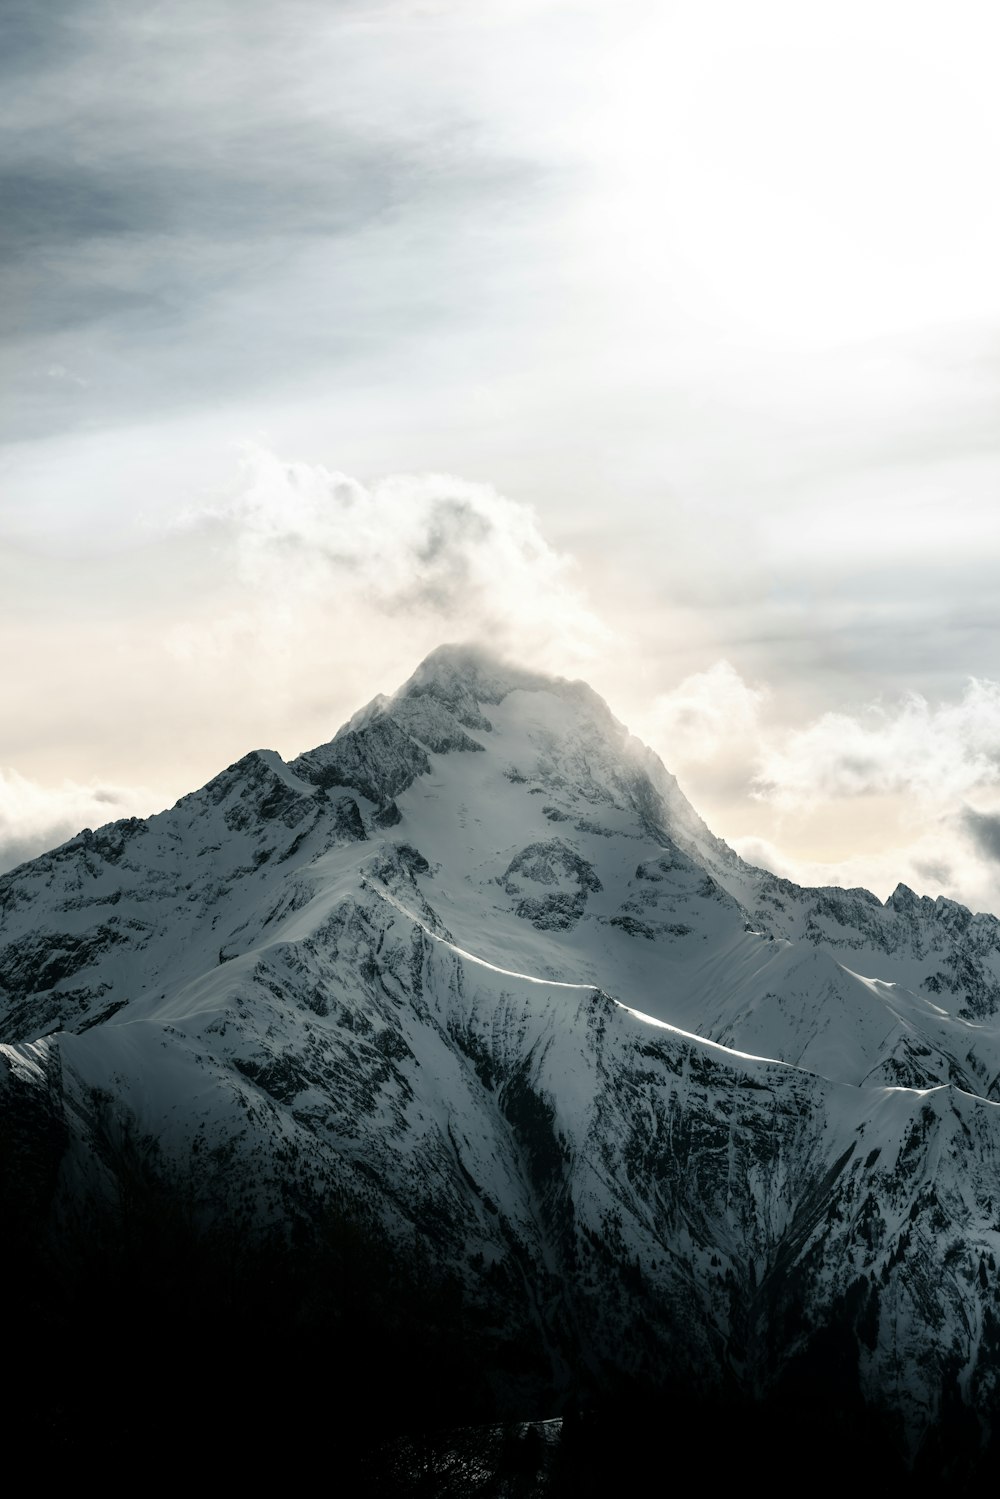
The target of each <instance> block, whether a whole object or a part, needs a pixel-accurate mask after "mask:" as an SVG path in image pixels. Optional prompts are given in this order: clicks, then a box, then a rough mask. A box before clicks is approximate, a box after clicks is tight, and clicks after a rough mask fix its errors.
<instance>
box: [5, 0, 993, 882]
mask: <svg viewBox="0 0 1000 1499" xmlns="http://www.w3.org/2000/svg"><path fill="white" fill-rule="evenodd" d="M2 26H3V30H4V33H5V34H4V35H3V36H2V37H0V71H2V75H3V76H2V79H0V83H2V88H0V130H2V173H3V179H4V180H3V205H4V206H3V213H2V215H0V244H2V274H3V276H4V281H5V284H4V287H3V295H2V300H0V305H2V309H3V330H2V334H3V341H2V350H0V359H2V380H3V388H4V395H5V399H4V401H3V403H2V407H0V423H2V425H0V486H2V501H0V651H2V656H0V659H2V662H3V681H2V702H3V712H2V716H0V867H3V866H7V865H10V864H13V863H15V862H17V861H18V860H19V859H21V858H25V857H28V856H30V855H31V854H33V853H35V852H37V851H39V850H40V849H41V848H43V847H45V846H48V845H49V844H51V843H53V842H56V841H58V840H60V839H61V838H63V837H65V836H68V835H69V834H70V833H72V832H73V831H75V830H76V829H77V828H78V827H79V826H81V825H83V824H89V825H97V824H98V823H100V822H104V821H107V820H108V819H109V818H112V817H115V816H120V815H124V814H125V813H132V812H148V811H152V810H156V809H158V808H159V807H161V806H164V805H166V804H168V803H170V802H172V801H173V800H174V799H175V798H176V797H177V796H178V795H180V794H182V793H183V792H185V791H187V790H189V789H191V788H192V787H194V786H195V785H198V784H201V783H202V782H204V781H205V780H207V779H208V778H209V777H210V776H211V775H212V774H214V773H215V772H216V771H217V770H218V769H219V768H221V767H222V766H223V765H225V764H227V763H229V762H230V761H231V760H233V759H235V758H236V757H238V756H239V755H240V754H242V753H244V752H245V751H246V750H247V749H249V748H251V747H253V746H257V745H268V746H272V747H274V748H277V749H279V750H280V751H281V752H282V753H284V754H286V755H292V754H294V753H296V752H298V751H299V750H301V749H303V748H305V747H307V746H310V745H312V744H315V743H317V742H320V741H322V740H325V739H327V738H329V737H330V735H331V734H332V732H333V731H334V729H335V728H336V727H337V726H338V724H339V723H340V722H341V721H342V720H343V719H344V718H345V717H347V716H348V715H349V714H350V713H351V712H352V711H353V710H354V709H355V708H356V707H358V706H359V705H360V704H361V703H362V702H364V701H366V700H367V699H368V698H370V697H371V696H373V695H374V693H375V692H376V691H380V690H391V689H392V688H393V687H394V686H396V685H398V684H399V682H400V681H402V680H403V679H404V678H405V677H406V676H407V675H408V674H409V672H410V671H411V670H412V669H413V667H414V666H415V664H416V663H417V661H418V660H419V659H420V658H421V657H422V655H424V654H425V653H426V651H427V650H429V649H431V648H432V647H433V646H434V645H436V644H438V643H439V642H441V641H442V640H447V639H451V640H454V639H462V638H470V637H484V638H487V639H489V640H491V641H493V642H498V643H500V644H502V645H503V646H504V647H505V648H507V649H508V650H509V651H511V652H512V653H514V654H515V655H519V656H523V657H528V658H529V659H530V660H531V661H533V662H540V663H542V664H544V665H547V666H549V667H551V668H552V669H554V670H557V671H562V672H565V673H568V674H572V675H583V676H586V677H587V678H588V679H589V680H590V681H591V682H592V683H593V684H594V685H595V686H596V687H597V688H598V690H600V691H601V692H602V693H603V694H604V695H605V696H606V697H607V698H608V700H609V702H610V703H611V705H612V707H613V708H614V709H615V711H616V712H617V713H618V715H619V716H620V717H621V718H623V719H624V720H625V721H626V722H627V723H628V724H629V725H630V726H631V727H632V728H633V729H634V730H635V731H636V732H637V733H639V734H640V735H641V736H642V737H643V738H645V739H646V740H647V741H648V742H650V743H652V744H653V745H654V746H655V747H656V748H657V749H658V750H659V752H660V753H661V755H662V756H663V758H664V760H665V761H666V763H667V764H668V766H669V767H670V768H671V769H672V770H674V772H675V773H676V774H677V775H678V778H679V779H680V781H681V784H682V786H683V787H684V789H685V790H686V791H687V792H688V794H689V796H690V797H691V798H692V800H693V801H694V803H695V805H696V806H697V807H698V809H699V810H700V811H701V812H702V813H703V815H705V816H706V818H707V820H708V821H709V823H710V824H711V825H712V826H713V828H714V829H715V830H716V831H717V832H719V833H720V834H721V835H722V836H724V837H726V838H727V839H728V840H729V841H730V842H732V843H733V844H734V845H736V846H737V847H739V848H740V849H741V850H742V851H743V852H745V853H747V854H748V855H749V856H751V857H753V858H754V859H756V860H758V861H760V862H767V863H769V864H771V865H772V866H773V867H775V868H777V869H779V870H780V871H782V872H787V873H791V874H794V875H797V876H799V877H803V878H806V879H808V880H809V881H810V882H819V881H823V882H836V883H846V884H857V883H863V884H866V885H868V886H870V887H871V888H873V889H875V890H876V891H877V892H878V893H879V894H880V895H883V896H884V895H886V894H888V892H889V891H890V890H891V889H892V888H893V886H894V885H895V884H896V883H897V881H898V880H900V879H903V880H905V881H906V882H907V883H909V884H911V885H913V886H914V887H915V888H917V889H918V890H921V891H925V892H927V893H929V894H931V895H937V894H938V893H945V894H949V895H954V896H956V897H958V898H961V899H963V900H966V901H967V902H969V903H970V904H972V905H974V906H975V907H977V908H986V909H992V910H998V911H1000V650H998V630H997V625H998V602H997V600H998V590H997V583H996V578H997V575H998V565H1000V523H998V521H997V519H996V518H995V514H996V505H997V497H998V493H1000V483H998V481H1000V426H998V396H1000V277H998V276H997V274H996V267H997V266H998V265H1000V197H998V195H997V193H996V180H997V172H998V167H1000V93H998V91H997V89H996V83H995V59H996V57H997V53H998V43H1000V17H998V16H997V12H996V8H995V6H994V5H993V4H992V3H972V0H950V3H949V4H947V5H945V4H944V3H943V0H933V3H921V0H905V3H903V0H899V3H897V0H864V3H854V0H839V3H837V4H833V3H826V0H817V3H815V4H811V5H803V4H801V3H800V0H755V3H754V4H753V5H747V4H745V3H743V0H673V3H671V0H655V3H654V0H614V3H610V0H477V3H475V4H470V3H467V0H283V3H282V4H281V5H280V6H279V5H275V4H272V3H265V0H197V3H188V0H170V3H168V4H163V3H156V4H153V3H146V0H130V3H129V4H128V5H125V4H121V3H119V0H73V3H66V4H63V3H60V0H52V3H48V4H45V5H38V4H37V3H28V0H25V3H18V0H7V3H6V4H5V5H4V7H3V11H2Z"/></svg>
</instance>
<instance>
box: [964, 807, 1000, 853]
mask: <svg viewBox="0 0 1000 1499" xmlns="http://www.w3.org/2000/svg"><path fill="white" fill-rule="evenodd" d="M959 822H960V825H961V827H962V830H963V832H965V833H966V835H967V836H968V837H969V838H970V839H971V840H972V843H973V844H974V846H975V848H976V851H977V852H978V853H979V854H981V855H982V857H983V858H984V859H989V860H991V861H992V862H993V863H995V864H1000V813H997V812H977V811H976V809H975V807H963V809H962V811H961V814H960V816H959Z"/></svg>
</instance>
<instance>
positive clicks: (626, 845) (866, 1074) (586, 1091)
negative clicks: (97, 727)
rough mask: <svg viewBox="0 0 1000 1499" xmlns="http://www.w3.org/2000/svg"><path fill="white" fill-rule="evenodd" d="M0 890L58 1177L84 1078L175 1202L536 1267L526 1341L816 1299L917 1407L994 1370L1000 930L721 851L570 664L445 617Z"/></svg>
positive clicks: (680, 1340) (506, 1266) (14, 1094)
mask: <svg viewBox="0 0 1000 1499" xmlns="http://www.w3.org/2000/svg"><path fill="white" fill-rule="evenodd" d="M0 920H2V925H0V1039H2V1041H3V1043H4V1044H3V1045H2V1046H0V1090H2V1095H3V1099H4V1107H5V1108H6V1109H7V1110H8V1111H9V1112H10V1114H11V1117H14V1116H15V1115H16V1117H17V1118H18V1119H23V1120H25V1121H26V1122H25V1124H24V1129H25V1130H30V1129H31V1128H34V1127H36V1126H34V1125H32V1123H31V1121H32V1120H35V1121H36V1123H37V1128H38V1129H44V1130H45V1131H48V1135H49V1137H51V1139H52V1140H54V1141H56V1143H57V1144H58V1147H59V1150H60V1151H62V1152H63V1155H64V1157H65V1161H64V1168H63V1175H64V1178H65V1177H67V1176H69V1175H72V1172H73V1171H76V1172H81V1171H83V1172H85V1171H87V1170H90V1171H95V1170H96V1171H99V1170H100V1159H99V1157H100V1151H99V1149H98V1147H97V1145H95V1143H94V1108H95V1104H94V1101H95V1100H107V1099H109V1098H110V1099H114V1100H115V1102H116V1106H120V1107H121V1108H122V1109H124V1110H126V1111H128V1114H129V1116H130V1117H131V1116H134V1117H135V1119H136V1120H137V1121H138V1122H139V1125H140V1126H141V1129H142V1131H143V1132H146V1133H148V1134H149V1135H151V1136H153V1137H155V1138H156V1139H157V1140H158V1141H159V1143H160V1147H161V1149H162V1151H163V1153H164V1156H165V1158H166V1159H168V1160H173V1161H175V1162H177V1163H178V1164H179V1165H181V1166H183V1169H184V1170H185V1172H188V1173H190V1175H191V1178H192V1180H193V1181H194V1182H195V1183H196V1186H197V1189H198V1191H199V1193H200V1198H201V1201H202V1203H203V1205H204V1209H205V1211H206V1212H209V1211H211V1210H212V1204H213V1203H215V1202H220V1201H224V1202H226V1203H227V1204H232V1203H233V1202H234V1201H236V1200H239V1201H240V1202H241V1203H242V1204H243V1206H244V1208H245V1210H246V1211H247V1212H248V1213H250V1214H253V1215H255V1216H257V1217H260V1218H263V1219H265V1220H266V1219H274V1218H280V1217H282V1216H285V1215H287V1214H289V1213H293V1212H294V1211H296V1210H297V1207H298V1205H299V1204H301V1203H302V1202H308V1201H311V1200H315V1198H316V1196H317V1194H318V1195H320V1196H322V1194H323V1193H324V1192H330V1191H337V1192H348V1193H353V1194H356V1195H357V1196H359V1197H361V1198H363V1199H364V1200H365V1201H366V1202H367V1203H369V1204H370V1205H371V1207H372V1208H373V1210H374V1211H375V1212H376V1213H377V1214H378V1215H379V1217H380V1219H381V1221H382V1222H383V1223H384V1225H385V1228H386V1232H387V1233H389V1234H397V1235H402V1236H405V1234H406V1233H411V1234H412V1232H413V1230H414V1226H415V1227H416V1228H417V1229H418V1230H419V1232H420V1233H421V1234H422V1235H423V1236H424V1238H425V1240H426V1241H427V1243H428V1244H429V1246H430V1247H431V1249H432V1251H433V1253H434V1254H435V1255H436V1256H437V1257H438V1258H439V1259H440V1260H441V1261H442V1262H443V1263H447V1264H448V1265H450V1266H451V1267H453V1268H454V1269H455V1270H456V1271H457V1272H458V1273H459V1274H460V1275H461V1276H462V1277H463V1278H464V1279H465V1281H466V1282H467V1284H468V1287H469V1294H470V1295H472V1296H475V1295H477V1294H478V1288H480V1287H481V1286H482V1285H483V1284H485V1281H486V1280H488V1282H489V1295H490V1296H491V1297H492V1298H493V1301H494V1302H495V1303H498V1304H502V1302H503V1297H504V1294H505V1290H504V1288H505V1286H509V1285H511V1284H513V1282H514V1281H518V1282H519V1283H524V1282H525V1281H526V1280H527V1281H530V1285H531V1300H532V1306H533V1308H534V1310H533V1313H532V1315H533V1316H534V1317H535V1318H536V1320H537V1323H538V1326H539V1328H540V1330H541V1335H542V1336H543V1338H544V1340H545V1343H546V1346H547V1348H548V1351H549V1354H550V1357H551V1359H552V1363H553V1367H554V1368H557V1369H558V1367H559V1366H560V1364H563V1365H564V1366H565V1365H566V1364H568V1363H569V1362H570V1361H571V1360H573V1359H574V1358H577V1359H579V1358H581V1357H582V1358H583V1359H584V1360H585V1361H589V1362H590V1363H591V1364H593V1365H594V1366H597V1365H599V1364H600V1363H601V1361H602V1360H607V1359H612V1360H614V1361H616V1362H617V1364H618V1365H619V1366H623V1367H624V1369H625V1372H627V1373H633V1374H635V1375H637V1376H639V1377H643V1376H644V1375H649V1376H650V1377H655V1376H656V1373H657V1369H658V1360H662V1359H663V1358H664V1357H666V1356H667V1355H666V1354H665V1353H664V1352H663V1350H664V1349H669V1358H670V1360H671V1362H672V1367H673V1368H674V1371H675V1372H676V1369H677V1367H686V1368H689V1369H690V1371H691V1374H692V1377H694V1378H697V1379H700V1380H702V1381H707V1382H709V1383H711V1382H712V1381H713V1380H720V1381H721V1380H723V1379H725V1378H728V1377H730V1376H735V1377H736V1378H737V1379H739V1380H740V1381H742V1382H743V1383H744V1384H745V1385H746V1386H748V1387H750V1388H760V1387H763V1386H765V1385H766V1384H767V1382H768V1381H769V1380H771V1379H773V1378H774V1377H775V1375H776V1374H777V1373H778V1372H780V1368H781V1366H782V1363H783V1362H784V1361H785V1360H787V1358H788V1357H789V1356H790V1355H791V1354H793V1353H795V1352H796V1351H797V1349H799V1348H801V1347H802V1346H804V1344H805V1343H806V1341H807V1340H808V1338H809V1335H810V1333H811V1332H813V1331H814V1330H815V1329H817V1328H819V1327H822V1326H823V1325H824V1324H825V1323H826V1322H827V1321H828V1320H829V1319H830V1318H831V1317H832V1316H834V1315H836V1316H837V1317H838V1318H840V1319H841V1320H844V1319H846V1321H847V1322H849V1324H850V1326H851V1327H852V1328H853V1330H854V1333H855V1336H856V1338H857V1343H858V1347H859V1349H860V1359H861V1373H862V1379H863V1382H864V1386H865V1388H866V1389H867V1390H868V1392H869V1393H870V1394H871V1395H872V1397H873V1398H876V1399H880V1400H883V1401H886V1402H888V1403H889V1404H890V1405H892V1406H893V1408H895V1409H896V1410H898V1411H899V1412H900V1414H901V1416H902V1418H903V1419H904V1420H905V1421H906V1423H907V1424H908V1428H909V1430H910V1431H911V1433H917V1434H919V1432H920V1431H921V1430H922V1429H924V1428H925V1427H926V1426H927V1424H928V1423H929V1422H931V1421H932V1420H933V1419H934V1417H935V1414H936V1412H937V1411H938V1409H939V1407H940V1405H941V1402H942V1400H943V1399H944V1398H953V1397H954V1395H955V1394H956V1393H957V1394H958V1395H959V1396H960V1397H961V1398H962V1399H963V1400H964V1401H965V1402H966V1403H968V1404H969V1405H970V1406H971V1407H972V1408H973V1409H974V1410H975V1411H977V1412H979V1413H980V1414H981V1415H982V1416H983V1417H984V1418H986V1417H988V1415H989V1412H990V1411H991V1409H992V1408H993V1406H994V1405H995V1403H996V1401H997V1397H998V1384H1000V1279H998V1275H997V1260H998V1258H1000V1216H998V1215H1000V1017H998V1011H1000V925H998V923H997V921H996V920H995V919H994V918H993V917H991V916H984V915H978V916H973V915H971V914H970V913H969V912H968V911H966V910H964V909H963V908H962V907H959V906H957V905H955V904H953V903H952V902H949V901H944V900H938V901H936V902H932V901H928V900H926V899H919V898H918V897H917V896H915V895H914V894H913V893H912V892H910V891H908V890H906V889H905V888H904V887H900V888H899V889H898V890H897V891H896V892H895V894H894V895H893V896H892V897H891V898H890V900H889V901H887V902H886V903H885V904H884V905H883V904H882V903H880V902H879V901H877V900H876V899H875V897H873V896H872V895H870V894H869V893H868V892H866V891H861V890H855V891H844V890H834V889H827V890H803V889H799V888H798V887H796V886H794V885H791V884H789V883H788V882H787V881H783V880H780V879H778V878H776V877H775V876H773V875H771V874H768V873H765V872H763V871H760V870H756V869H753V868H751V867H749V866H748V865H746V864H744V863H743V862H741V861H740V860H739V859H738V858H737V856H736V855H735V854H734V853H733V852H732V851H731V850H730V849H729V848H728V847H727V846H726V845H725V844H723V843H722V842H720V841H719V840H718V839H716V838H715V837H713V835H712V834H711V833H710V832H709V830H708V829H707V828H706V827H705V825H704V823H703V822H702V821H701V820H700V818H698V816H697V815H696V813H695V812H694V811H693V809H692V808H691V807H690V805H689V804H688V803H687V801H686V800H685V798H684V797H683V795H682V794H681V792H680V790H679V789H678V787H677V784H676V782H675V781H674V779H673V778H672V777H671V776H670V775H669V774H668V773H667V772H666V770H665V769H664V768H663V766H662V765H661V763H660V762H659V760H658V759H657V758H656V757H655V756H654V755H653V754H652V753H651V752H650V751H649V750H647V749H645V748H644V747H643V746H642V745H640V744H639V743H638V742H637V741H635V740H634V739H632V738H631V737H630V736H629V735H628V733H627V732H626V730H625V729H624V728H623V727H622V726H621V725H620V724H619V723H618V722H617V721H616V720H615V719H614V718H613V717H612V715H611V714H610V712H609V711H608V709H607V707H606V706H605V705H604V703H603V702H602V701H601V700H600V699H599V698H597V697H596V695H595V694H594V693H593V692H592V691H591V690H590V689H589V688H588V687H586V686H585V685H583V684H582V683H570V682H565V681H561V680H554V679H550V678H545V677H541V676H538V675H535V674H533V673H530V672H526V671H521V670H517V669H512V668H509V667H506V666H504V665H501V664H500V663H498V662H496V661H493V660H491V659H489V658H487V657H485V656H484V655H482V654H481V653H479V652H475V651H471V650H466V649H459V648H450V647H448V648H443V649H442V650H439V651H437V652H435V653H434V655H432V656H431V657H430V658H428V660H427V661H425V662H424V663H423V665H422V666H421V667H420V668H419V670H418V671H417V672H416V673H415V674H414V676H413V677H412V678H411V679H410V681H409V682H407V683H406V684H405V685H404V686H403V687H402V688H401V689H400V691H399V692H397V693H396V694H395V695H394V696H393V697H391V698H378V699H376V700H375V702H373V703H372V704H371V705H370V706H369V707H368V708H366V709H364V710H362V711H361V712H359V713H358V714H356V715H355V717H354V718H353V719H352V720H351V721H350V722H349V723H348V724H347V725H345V727H344V728H343V729H342V730H341V731H340V732H339V733H338V734H337V735H336V736H335V737H334V738H333V739H332V740H331V741H330V743H328V744H326V745H323V746H321V747H319V748H318V749H316V750H313V751H311V752H309V753H307V754H303V755H301V756H300V757H299V758H298V759H297V760H296V761H295V762H293V763H292V764H291V765H286V764H285V763H284V762H283V761H282V760H281V759H280V757H279V756H277V755H276V754H275V753H273V752H272V751H255V752H253V753H251V754H249V755H247V756H245V757H244V759H242V760H240V761H239V762H238V763H237V764H235V765H233V766H230V767H229V769H227V770H225V771H223V772H222V774H220V775H219V776H217V777H216V778H215V779H214V780H213V781H211V782H209V784H208V785H207V786H205V787H203V788H202V789H201V790H200V791H198V792H195V793H193V794H192V795H190V796H186V797H184V798H182V799H181V801H180V802H178V803H177V805H176V806H175V807H174V808H173V809H172V810H170V811H168V812H164V813H162V814H160V815H159V816H156V817H151V818H149V819H147V820H145V821H142V820H130V821H126V822H119V823H112V824H110V825H109V826H107V827H105V828H102V829H99V830H97V831H96V832H94V831H89V830H88V831H85V832H83V833H81V834H80V835H79V836H78V837H77V838H74V839H73V840H71V841H70V842H69V843H67V844H65V845H63V846H62V847H61V848H58V849H56V850H54V851H53V852H52V853H50V854H46V855H44V856H43V857H42V858H39V859H36V860H34V861H33V862H32V863H29V864H26V865H23V866H21V867H20V868H19V869H16V870H14V871H12V872H11V873H10V874H7V875H5V876H4V877H2V878H0ZM66 1162H68V1163H69V1164H66ZM484 1294H485V1292H484ZM623 1326H627V1327H629V1328H630V1329H632V1335H630V1337H629V1338H628V1339H627V1340H625V1341H624V1342H623V1339H622V1337H621V1328H622V1327H623Z"/></svg>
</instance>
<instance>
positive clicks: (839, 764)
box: [755, 678, 1000, 810]
mask: <svg viewBox="0 0 1000 1499" xmlns="http://www.w3.org/2000/svg"><path fill="white" fill-rule="evenodd" d="M756 781H757V791H756V793H755V794H756V795H757V796H759V797H761V798H762V799H764V800H766V801H769V802H771V803H773V804H774V805H775V806H777V807H779V808H782V809H786V810H793V809H795V808H799V807H802V806H807V805H810V804H812V803H814V802H816V801H817V800H819V799H827V798H845V797H857V796H865V795H887V794H888V795H893V794H907V795H911V796H916V797H918V798H920V799H921V800H923V801H925V802H927V803H942V802H948V801H957V800H958V799H960V798H961V797H963V796H965V795H967V794H968V793H969V792H971V791H974V790H975V789H976V788H980V787H988V786H994V785H997V784H1000V682H993V681H989V680H984V679H978V678H970V679H969V682H968V685H967V686H966V689H965V691H964V693H963V694H962V696H961V698H959V699H958V701H957V702H951V703H948V702H945V703H941V704H940V705H938V706H937V707H932V706H931V704H930V703H928V702H927V700H926V699H925V698H923V697H921V696H919V695H918V694H915V693H914V694H910V695H909V696H907V697H905V698H903V699H902V700H901V701H900V702H898V703H897V704H895V705H894V706H890V707H886V706H883V705H882V704H878V703H875V704H871V705H870V706H868V707H867V708H865V709H864V710H863V711H862V712H861V713H859V714H857V715H851V714H846V713H825V714H823V716H822V717H821V718H818V719H817V720H816V721H815V722H814V723H812V724H810V725H808V727H806V728H804V729H800V730H798V731H796V732H794V733H792V734H790V735H789V736H788V737H787V739H786V740H785V741H784V743H782V744H780V745H778V744H775V743H773V742H772V743H770V744H768V745H766V746H765V747H764V748H763V750H762V752H761V755H760V759H759V765H758V771H757V776H756Z"/></svg>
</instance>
